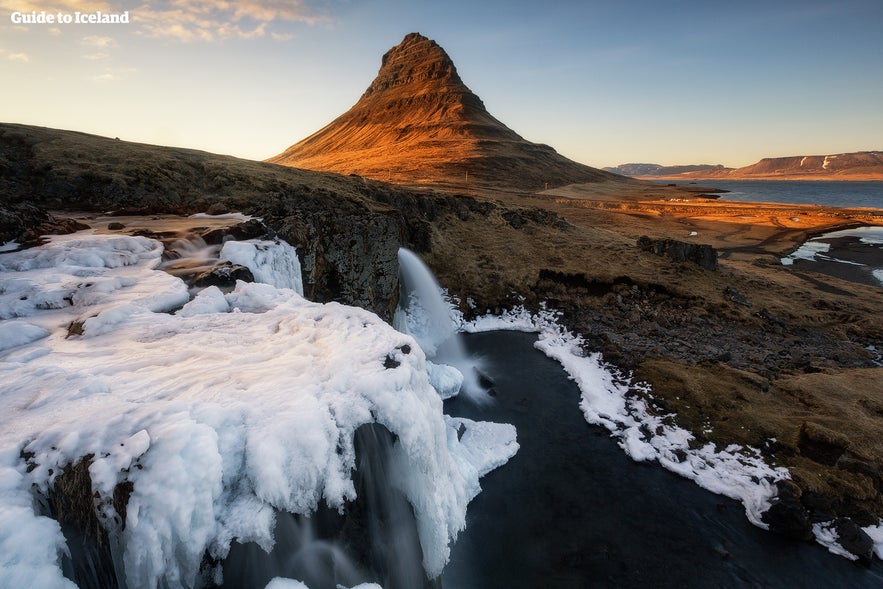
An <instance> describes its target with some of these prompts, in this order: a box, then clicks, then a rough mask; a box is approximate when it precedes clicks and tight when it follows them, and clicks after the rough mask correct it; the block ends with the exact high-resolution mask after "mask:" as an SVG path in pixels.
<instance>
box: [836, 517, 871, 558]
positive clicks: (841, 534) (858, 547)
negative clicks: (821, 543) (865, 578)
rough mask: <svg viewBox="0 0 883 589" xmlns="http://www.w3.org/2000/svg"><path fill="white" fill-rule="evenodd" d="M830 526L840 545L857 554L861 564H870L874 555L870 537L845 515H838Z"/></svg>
mask: <svg viewBox="0 0 883 589" xmlns="http://www.w3.org/2000/svg"><path fill="white" fill-rule="evenodd" d="M832 527H833V528H834V531H835V532H837V542H838V543H839V544H840V546H842V547H843V549H844V550H846V551H848V552H850V553H852V554H854V555H855V556H857V557H858V560H859V562H860V563H862V564H863V565H865V566H871V560H872V558H873V557H874V541H873V540H871V537H870V536H868V534H867V533H866V532H865V531H864V530H862V529H861V528H860V527H858V525H856V523H855V522H853V521H852V520H851V519H849V518H847V517H838V518H837V519H836V520H834V525H833V526H832Z"/></svg>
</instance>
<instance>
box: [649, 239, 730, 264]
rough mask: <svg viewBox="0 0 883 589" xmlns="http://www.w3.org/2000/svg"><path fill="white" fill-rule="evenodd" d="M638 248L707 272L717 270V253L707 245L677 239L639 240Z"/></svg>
mask: <svg viewBox="0 0 883 589" xmlns="http://www.w3.org/2000/svg"><path fill="white" fill-rule="evenodd" d="M638 247H639V248H641V250H643V251H645V252H652V253H654V254H656V255H657V256H668V257H669V258H670V259H671V260H673V261H675V262H693V263H694V264H698V265H699V266H700V267H701V268H704V269H706V270H717V251H716V250H715V249H714V248H713V247H711V246H710V245H707V244H697V243H687V242H685V241H678V240H676V239H650V238H649V237H647V236H646V235H642V236H641V237H639V238H638Z"/></svg>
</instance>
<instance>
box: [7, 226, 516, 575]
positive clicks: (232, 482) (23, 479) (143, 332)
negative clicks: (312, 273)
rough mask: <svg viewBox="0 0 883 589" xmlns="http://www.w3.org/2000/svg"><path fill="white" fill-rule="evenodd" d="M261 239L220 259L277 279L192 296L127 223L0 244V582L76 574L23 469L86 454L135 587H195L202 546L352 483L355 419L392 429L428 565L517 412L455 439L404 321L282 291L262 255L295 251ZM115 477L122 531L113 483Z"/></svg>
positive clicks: (500, 449)
mask: <svg viewBox="0 0 883 589" xmlns="http://www.w3.org/2000/svg"><path fill="white" fill-rule="evenodd" d="M228 245H229V244H228ZM264 245H266V244H260V243H258V244H252V245H250V246H248V248H246V247H245V246H242V247H243V249H241V250H239V251H238V253H237V254H234V257H235V256H237V255H238V254H242V253H243V252H244V258H247V260H246V261H248V262H249V263H252V264H254V265H255V266H256V269H257V270H258V271H257V272H255V275H256V276H257V275H259V274H260V272H262V271H268V274H267V275H268V276H271V277H272V280H273V281H274V282H276V284H277V286H274V285H271V284H263V283H253V284H247V283H242V282H240V283H238V284H237V286H236V288H235V290H234V291H233V292H231V293H229V294H226V295H225V294H223V293H221V291H220V290H218V289H217V288H208V289H205V290H203V291H202V292H201V293H200V294H198V295H197V296H196V297H195V298H194V299H193V300H192V301H191V300H189V296H188V291H187V288H186V286H185V285H184V283H183V282H182V281H181V280H180V279H178V278H175V277H173V276H171V275H169V274H167V273H165V272H162V271H160V270H157V266H158V265H159V264H160V260H161V254H162V246H161V244H159V243H158V242H156V241H152V240H149V239H146V238H142V237H123V236H108V235H92V234H89V233H78V234H74V235H70V236H63V237H54V238H52V240H51V241H50V242H49V243H48V244H46V245H44V246H41V247H38V248H33V249H29V250H25V251H21V252H16V253H7V254H3V255H0V276H2V283H0V318H2V319H3V321H2V323H0V349H2V351H0V378H2V380H3V383H4V386H3V389H2V392H0V398H2V403H3V406H4V413H3V415H2V418H0V423H2V425H0V586H2V587H22V586H29V587H72V586H73V584H72V583H71V582H70V581H69V580H67V579H65V578H64V577H63V576H62V572H61V568H60V563H61V559H62V556H61V555H62V554H63V553H64V552H65V551H66V547H65V546H66V545H65V539H64V537H63V535H62V534H61V530H60V527H59V525H58V524H57V523H56V522H55V521H54V520H52V519H50V518H48V517H45V516H42V515H39V514H37V513H35V511H34V497H33V494H32V493H33V491H32V485H34V486H36V489H38V490H39V491H40V492H43V493H45V492H46V491H47V490H48V489H49V488H50V487H51V486H52V485H53V483H54V482H55V480H56V478H57V477H58V474H59V472H60V471H61V469H62V468H63V467H64V466H65V465H68V464H72V463H76V462H78V461H80V460H81V459H82V458H83V457H85V456H87V455H90V454H91V455H92V461H91V464H90V465H89V474H90V477H91V484H92V491H93V493H94V494H95V496H96V506H97V507H98V508H99V512H100V513H101V515H102V517H103V521H104V522H105V525H106V526H107V527H108V528H109V533H110V534H111V536H112V537H113V538H114V539H115V545H117V546H118V547H119V552H120V553H119V554H117V555H116V556H117V557H118V560H119V561H120V562H121V563H122V568H123V570H124V573H123V572H122V571H118V573H119V574H125V578H126V579H127V582H128V584H129V586H132V587H146V588H150V587H158V586H169V587H175V586H188V587H190V586H198V584H199V582H198V577H199V575H200V573H199V568H200V565H201V564H202V560H203V555H204V554H206V553H208V554H209V555H211V556H212V557H213V558H216V559H223V558H224V557H225V555H226V554H227V552H228V550H229V548H230V545H231V542H232V541H234V539H236V540H240V541H243V542H247V541H252V542H256V543H258V544H259V545H260V546H261V547H263V548H265V549H269V547H271V546H272V545H273V541H274V539H273V526H274V510H275V509H279V510H286V511H290V512H294V513H304V514H306V513H309V512H311V511H312V510H314V509H315V508H316V507H317V505H318V504H319V503H320V501H324V502H325V503H327V504H328V505H329V506H332V507H339V506H341V505H343V504H344V502H346V501H349V500H352V499H354V496H355V489H354V486H353V483H352V480H351V474H352V469H353V467H354V463H355V452H354V446H353V433H354V431H355V430H356V429H357V428H359V426H361V425H363V424H366V423H379V424H381V425H383V426H385V427H386V428H387V429H389V430H390V431H391V432H392V433H393V434H395V436H396V439H397V442H396V448H397V450H398V453H399V455H400V456H401V457H402V460H404V462H405V463H406V466H407V472H408V473H409V474H408V479H407V481H406V484H405V485H403V486H404V487H405V488H404V489H402V491H403V492H404V493H405V495H406V497H407V498H408V500H409V501H410V503H411V505H412V506H413V508H414V512H415V515H416V519H417V527H418V532H419V538H420V542H421V546H422V548H423V553H424V561H423V565H424V569H425V571H426V573H427V574H428V575H429V576H430V577H433V576H436V575H438V574H439V573H440V572H441V570H442V567H443V566H444V564H445V562H446V560H447V558H448V555H449V544H450V542H451V541H452V540H453V539H454V538H455V537H456V535H457V534H458V532H459V531H460V530H462V529H463V527H464V525H465V512H466V504H467V502H468V500H469V499H470V498H471V497H472V496H474V494H475V493H476V492H477V490H478V489H479V488H480V487H479V486H478V477H479V476H481V474H483V473H485V472H487V471H488V470H489V469H490V468H493V467H494V466H497V465H499V464H502V463H504V462H505V461H506V460H507V459H508V458H509V457H510V456H512V455H513V454H514V452H515V451H516V450H517V447H518V445H517V443H515V432H514V429H511V428H506V427H503V426H494V425H492V424H475V423H468V424H465V426H466V433H465V435H463V436H462V440H461V439H459V437H458V435H457V431H456V429H455V428H456V427H459V425H460V423H462V421H463V420H460V421H458V422H453V421H450V420H449V421H448V422H446V420H445V418H444V416H443V414H442V403H441V399H440V397H439V395H438V394H437V393H436V391H435V390H434V389H433V387H432V385H431V383H430V377H429V375H428V374H427V363H426V360H425V356H424V353H423V351H422V350H421V349H420V348H419V347H418V345H417V342H416V341H415V340H414V339H413V338H412V337H411V336H408V335H406V334H402V333H400V332H397V331H395V330H394V329H393V328H391V327H390V326H388V325H387V324H385V323H384V322H383V321H381V320H380V319H379V318H378V317H377V316H375V315H373V314H371V313H370V312H367V311H365V310H362V309H358V308H353V307H347V306H344V305H339V304H336V303H329V304H316V303H311V302H309V301H307V300H305V299H304V298H303V297H302V296H301V295H299V294H298V293H297V292H295V290H292V289H291V288H280V287H279V286H278V284H286V285H291V286H296V283H295V282H294V281H289V282H278V281H277V280H282V278H280V276H282V275H284V274H285V273H286V272H287V273H288V274H289V276H288V278H291V277H293V276H297V277H299V276H300V268H299V266H297V267H296V271H295V264H296V262H297V260H296V258H294V259H293V260H292V259H291V258H289V259H288V260H285V261H284V262H285V263H284V264H280V259H279V257H278V255H277V254H281V255H282V256H283V257H284V255H285V252H288V254H287V255H291V253H292V252H293V249H290V247H289V248H288V249H285V248H284V247H282V248H275V250H276V253H272V254H271V253H269V252H270V250H273V249H274V248H269V247H268V249H261V248H262V247H263V246H264ZM234 250H235V248H234ZM234 250H231V251H234ZM442 376H445V375H442ZM446 376H447V377H450V374H447V375H446ZM435 380H436V381H437V383H436V384H438V383H439V382H441V381H444V380H445V379H444V378H442V377H441V376H439V375H438V374H437V375H436V377H435ZM22 456H27V457H28V460H27V464H25V461H24V460H23V459H22ZM124 480H127V481H130V482H131V483H132V484H133V487H132V492H131V495H130V497H129V501H128V504H127V514H126V525H125V528H124V529H121V527H120V526H119V525H115V524H114V521H115V519H114V516H115V515H117V514H115V512H114V508H113V506H112V503H111V502H110V501H109V499H110V496H111V495H112V493H113V490H114V488H115V487H116V486H117V485H118V484H120V483H121V482H122V481H124ZM286 583H287V584H286ZM292 583H294V581H291V582H290V583H288V582H287V581H286V580H283V579H280V580H279V581H278V582H277V585H278V586H280V587H281V586H296V585H293V584H292Z"/></svg>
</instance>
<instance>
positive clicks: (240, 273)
mask: <svg viewBox="0 0 883 589" xmlns="http://www.w3.org/2000/svg"><path fill="white" fill-rule="evenodd" d="M237 280H242V281H243V282H254V275H253V274H252V273H251V270H249V269H248V268H246V267H245V266H240V265H239V264H233V263H231V262H224V263H222V264H218V265H217V266H215V267H214V268H212V269H211V270H208V271H206V272H203V273H202V274H199V275H198V276H197V277H196V278H194V279H193V286H200V287H203V286H217V287H218V288H232V287H234V286H236V281H237Z"/></svg>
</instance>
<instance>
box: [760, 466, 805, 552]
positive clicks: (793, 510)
mask: <svg viewBox="0 0 883 589" xmlns="http://www.w3.org/2000/svg"><path fill="white" fill-rule="evenodd" d="M776 486H777V488H778V496H777V497H776V498H775V499H773V503H772V505H771V506H770V508H769V509H768V510H766V511H765V512H764V513H763V514H761V516H760V519H761V520H762V521H763V522H764V523H765V524H767V525H768V526H769V527H770V531H771V532H774V533H776V534H780V535H782V536H785V537H786V538H791V539H794V540H801V541H808V540H812V539H813V533H812V523H811V521H810V517H809V514H808V513H807V511H806V509H805V508H804V506H803V504H802V503H801V502H800V495H801V492H800V488H799V487H798V486H797V485H795V484H794V483H792V482H791V481H787V480H786V481H779V482H778V483H776Z"/></svg>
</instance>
